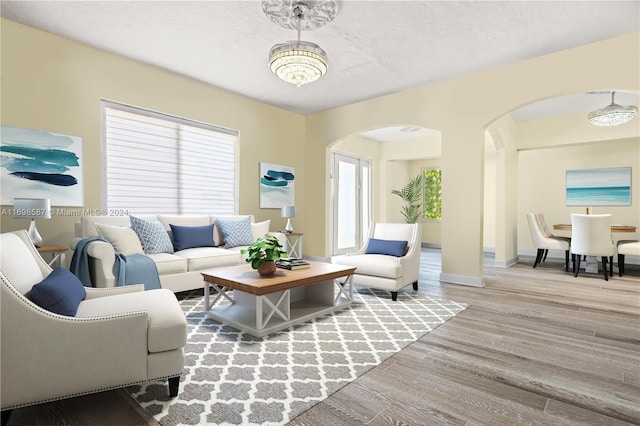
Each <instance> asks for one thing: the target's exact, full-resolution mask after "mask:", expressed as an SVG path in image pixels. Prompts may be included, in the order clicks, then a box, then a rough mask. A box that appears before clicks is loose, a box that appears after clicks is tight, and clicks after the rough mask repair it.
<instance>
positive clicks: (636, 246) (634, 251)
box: [618, 240, 640, 276]
mask: <svg viewBox="0 0 640 426" xmlns="http://www.w3.org/2000/svg"><path fill="white" fill-rule="evenodd" d="M626 255H629V256H640V241H637V240H620V241H618V275H620V276H622V274H624V258H625V256H626Z"/></svg>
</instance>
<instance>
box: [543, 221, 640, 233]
mask: <svg viewBox="0 0 640 426" xmlns="http://www.w3.org/2000/svg"><path fill="white" fill-rule="evenodd" d="M553 229H555V230H556V231H571V224H570V223H556V224H555V225H553ZM637 229H638V228H637V227H635V226H633V225H611V232H636V230H637Z"/></svg>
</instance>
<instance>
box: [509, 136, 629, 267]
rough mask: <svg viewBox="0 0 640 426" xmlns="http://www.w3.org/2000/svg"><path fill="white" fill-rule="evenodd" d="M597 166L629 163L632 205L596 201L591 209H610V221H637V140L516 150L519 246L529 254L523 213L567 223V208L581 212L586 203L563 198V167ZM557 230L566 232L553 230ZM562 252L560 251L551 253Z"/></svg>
mask: <svg viewBox="0 0 640 426" xmlns="http://www.w3.org/2000/svg"><path fill="white" fill-rule="evenodd" d="M600 167H631V168H632V173H631V179H632V182H631V188H632V194H631V201H632V205H631V206H594V207H593V208H592V210H593V213H611V214H612V215H613V218H612V220H613V223H620V224H631V225H635V226H640V172H639V171H640V139H639V138H635V139H625V140H615V141H602V142H593V143H585V144H581V145H567V146H564V147H551V148H545V149H536V150H526V151H521V152H520V155H519V177H518V183H519V185H518V193H519V194H520V201H519V207H518V248H519V251H520V253H523V254H533V253H535V248H534V247H533V242H532V240H531V235H530V233H529V227H528V224H527V219H526V216H525V215H526V214H527V213H529V212H535V213H544V215H545V221H546V222H547V224H548V225H549V226H551V225H552V224H554V223H571V213H584V212H585V207H568V206H567V205H566V202H565V173H566V171H567V170H575V169H592V168H600ZM554 233H557V234H559V235H564V236H570V233H563V232H562V231H554ZM639 235H640V234H639V233H638V232H636V233H635V234H631V233H624V234H622V233H620V234H618V233H614V234H613V237H614V239H616V240H618V239H638V236H639ZM549 255H550V256H552V255H554V256H563V254H562V253H553V254H552V253H549Z"/></svg>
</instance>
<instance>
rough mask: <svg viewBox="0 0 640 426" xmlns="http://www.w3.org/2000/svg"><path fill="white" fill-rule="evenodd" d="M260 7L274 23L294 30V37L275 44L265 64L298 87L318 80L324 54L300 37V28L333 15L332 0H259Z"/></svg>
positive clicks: (311, 26)
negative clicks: (267, 62)
mask: <svg viewBox="0 0 640 426" xmlns="http://www.w3.org/2000/svg"><path fill="white" fill-rule="evenodd" d="M262 10H263V11H264V13H265V14H266V15H267V16H268V17H269V19H271V20H272V21H273V22H275V23H276V24H278V25H280V26H281V27H283V28H287V29H295V30H297V32H298V39H297V40H296V41H287V42H285V43H280V44H276V45H275V46H273V47H272V48H271V51H270V52H269V68H270V69H271V71H272V72H273V73H274V74H275V75H276V76H277V77H278V78H280V79H281V80H284V81H286V82H287V83H291V84H295V85H296V86H298V87H300V86H302V85H304V84H308V83H311V82H314V81H316V80H318V79H319V78H320V77H322V76H323V75H325V74H326V72H327V69H328V59H327V54H326V53H325V51H324V50H322V48H321V47H320V46H318V45H317V44H315V43H311V42H308V41H304V40H300V31H301V30H303V29H304V30H312V29H315V28H318V27H321V26H323V25H325V24H326V23H328V22H331V21H332V20H333V18H334V17H335V12H336V3H335V1H334V0H330V1H327V0H317V1H313V0H309V1H306V2H303V1H291V0H288V1H287V0H285V1H282V0H263V1H262Z"/></svg>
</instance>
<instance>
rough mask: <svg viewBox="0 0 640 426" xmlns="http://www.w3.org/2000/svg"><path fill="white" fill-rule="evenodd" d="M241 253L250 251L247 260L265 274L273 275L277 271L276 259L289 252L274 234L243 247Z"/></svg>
mask: <svg viewBox="0 0 640 426" xmlns="http://www.w3.org/2000/svg"><path fill="white" fill-rule="evenodd" d="M241 253H243V254H246V253H249V257H247V260H246V262H247V263H250V264H251V267H252V268H253V269H257V270H258V273H259V274H260V275H263V276H269V275H273V274H274V273H275V272H276V263H275V261H276V260H278V259H280V258H281V257H282V256H284V255H286V254H287V252H285V251H284V249H283V247H282V245H281V244H280V241H278V239H277V238H276V237H274V236H273V235H265V236H264V237H259V238H258V239H257V240H255V241H254V242H253V243H252V244H251V245H250V246H249V247H247V248H246V249H242V250H241Z"/></svg>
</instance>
